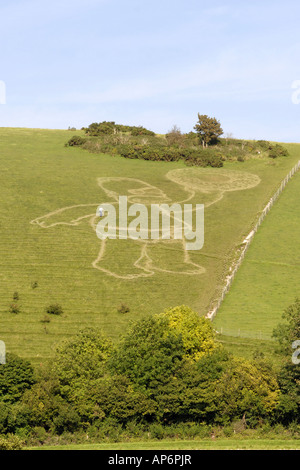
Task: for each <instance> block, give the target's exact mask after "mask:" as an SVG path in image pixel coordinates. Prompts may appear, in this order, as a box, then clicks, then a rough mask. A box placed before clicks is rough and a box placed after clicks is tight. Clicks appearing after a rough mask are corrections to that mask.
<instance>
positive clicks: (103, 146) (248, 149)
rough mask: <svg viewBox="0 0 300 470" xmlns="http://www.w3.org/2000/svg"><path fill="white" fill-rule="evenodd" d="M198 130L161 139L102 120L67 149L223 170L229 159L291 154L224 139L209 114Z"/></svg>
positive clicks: (171, 133) (265, 144) (262, 143)
mask: <svg viewBox="0 0 300 470" xmlns="http://www.w3.org/2000/svg"><path fill="white" fill-rule="evenodd" d="M195 128H196V129H197V132H189V133H187V134H182V133H181V131H180V129H179V128H178V127H177V126H173V128H172V129H171V130H170V131H169V132H168V133H167V134H166V135H165V136H159V135H156V134H155V133H154V132H152V131H150V130H148V129H145V128H144V127H142V126H127V125H122V124H116V123H115V122H113V121H111V122H106V121H103V122H101V123H92V124H90V125H89V126H88V127H87V128H83V129H82V130H84V131H85V133H86V135H87V138H82V137H79V136H73V137H72V138H71V139H70V140H69V142H68V143H67V144H66V146H68V145H71V146H74V145H80V146H81V147H82V148H83V149H86V150H88V151H89V152H93V153H104V154H110V155H121V156H122V157H124V158H131V159H142V160H150V161H166V162H177V161H179V160H181V161H183V162H184V163H186V165H188V166H201V167H207V166H210V167H216V168H220V167H222V166H223V162H224V161H226V160H229V161H233V160H237V161H239V162H243V161H245V160H246V159H247V158H249V157H251V156H253V155H258V154H264V155H265V154H268V155H269V156H270V157H271V158H277V157H281V156H287V155H288V153H287V150H286V149H285V148H283V147H282V146H280V145H279V144H277V145H273V144H270V142H267V141H263V140H260V141H257V142H255V141H251V142H248V141H244V140H241V139H233V138H225V139H224V138H221V137H220V136H221V135H222V133H223V131H222V129H221V127H220V123H219V122H218V121H217V120H216V119H215V118H209V117H208V116H206V115H199V123H198V124H197V125H196V126H195ZM199 137H200V140H199ZM201 144H202V145H201Z"/></svg>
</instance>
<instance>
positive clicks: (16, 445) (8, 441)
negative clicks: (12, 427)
mask: <svg viewBox="0 0 300 470" xmlns="http://www.w3.org/2000/svg"><path fill="white" fill-rule="evenodd" d="M22 448H23V441H22V440H21V439H20V438H19V437H17V436H14V435H13V434H9V435H7V436H0V450H22Z"/></svg>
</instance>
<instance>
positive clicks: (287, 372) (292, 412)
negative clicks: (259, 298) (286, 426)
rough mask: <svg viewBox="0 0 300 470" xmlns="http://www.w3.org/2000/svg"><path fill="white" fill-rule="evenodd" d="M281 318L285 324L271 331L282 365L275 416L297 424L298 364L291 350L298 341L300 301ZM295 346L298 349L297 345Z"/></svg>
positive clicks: (299, 396) (299, 400)
mask: <svg viewBox="0 0 300 470" xmlns="http://www.w3.org/2000/svg"><path fill="white" fill-rule="evenodd" d="M282 318H283V319H284V320H285V322H284V323H281V324H279V325H278V326H277V328H275V329H274V331H273V337H274V338H275V339H276V340H277V343H278V352H279V353H280V354H281V358H282V365H281V368H280V371H279V373H278V382H279V385H280V389H281V392H282V395H281V398H280V403H279V406H278V409H277V416H278V419H279V420H281V421H283V422H284V423H289V422H291V421H298V422H299V421H300V419H299V414H300V364H298V363H297V362H298V361H293V359H292V356H293V354H294V353H295V352H296V353H297V350H295V349H293V344H294V342H298V341H299V340H300V300H299V299H298V298H297V299H296V300H295V301H294V303H293V304H291V305H290V306H289V307H287V308H286V309H285V310H284V312H283V314H282ZM296 344H298V349H299V343H296ZM296 359H299V358H296Z"/></svg>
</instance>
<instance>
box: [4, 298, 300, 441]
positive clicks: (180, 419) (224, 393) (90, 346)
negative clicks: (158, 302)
mask: <svg viewBox="0 0 300 470" xmlns="http://www.w3.org/2000/svg"><path fill="white" fill-rule="evenodd" d="M283 318H284V320H285V322H284V323H283V324H282V325H279V326H278V327H277V328H276V329H275V330H274V338H275V339H276V342H275V343H274V344H277V347H278V351H277V354H280V355H281V356H280V357H281V358H282V361H281V366H280V367H279V368H277V367H274V364H272V363H270V361H267V360H265V359H264V358H263V357H261V356H260V355H256V357H254V358H253V359H252V360H248V359H245V358H241V357H236V356H234V355H232V354H231V353H229V352H228V351H227V350H226V349H225V348H224V346H222V343H221V342H220V341H219V340H218V335H217V333H216V332H215V330H214V328H213V325H212V323H211V322H210V321H209V320H207V319H205V318H204V317H200V316H199V315H198V314H197V313H196V312H194V311H193V310H192V309H190V308H189V307H186V306H179V307H175V308H170V309H168V310H166V311H164V312H162V313H161V314H155V315H147V316H146V317H143V318H142V319H140V320H138V321H136V322H135V323H133V324H132V325H131V326H130V327H129V328H128V330H127V332H126V333H125V334H124V336H123V337H122V338H121V339H120V340H119V341H118V343H117V344H114V343H112V341H111V340H110V339H109V338H108V337H106V336H105V335H104V334H103V332H101V331H98V330H96V329H85V330H83V331H80V332H79V333H78V334H77V335H76V336H75V337H74V338H73V339H72V340H69V341H66V342H64V343H63V344H61V345H60V346H59V347H58V348H57V350H56V353H55V357H54V358H53V359H52V360H51V362H50V363H49V364H47V365H44V366H43V367H38V368H33V367H32V365H31V364H30V362H29V361H27V360H24V359H21V358H19V357H17V356H15V355H12V354H7V362H6V364H3V365H1V366H0V436H1V435H2V436H5V435H6V436H7V435H9V436H22V437H23V438H25V440H26V439H29V440H30V438H31V437H32V436H34V435H35V436H36V435H40V436H41V435H42V436H44V437H43V439H46V437H47V436H49V435H51V436H59V435H62V434H63V433H66V432H68V433H76V432H79V431H82V432H84V433H90V434H92V433H94V434H96V435H97V436H98V437H99V436H102V438H104V436H105V432H106V431H107V429H109V428H110V429H111V428H113V429H116V428H119V429H125V428H126V429H129V430H130V429H134V430H135V431H134V432H137V431H136V430H137V429H138V430H141V429H144V430H145V429H149V427H150V428H151V429H155V428H153V427H155V426H161V428H163V429H171V428H172V427H174V426H188V427H190V426H191V425H193V426H198V429H200V428H199V426H207V427H210V429H211V428H212V427H213V426H222V427H226V426H228V425H230V424H232V423H234V422H241V423H243V425H244V426H247V427H248V428H255V427H257V426H259V425H261V424H262V423H269V424H270V425H271V426H274V425H277V424H281V425H283V426H289V425H292V424H293V425H296V426H298V425H299V427H298V428H297V429H298V432H300V414H299V408H300V393H299V392H300V389H299V380H300V369H299V367H300V365H296V364H295V363H293V362H292V360H291V354H292V352H291V351H292V349H291V344H292V343H293V342H294V341H295V340H298V339H299V338H300V336H299V335H300V301H299V300H296V301H295V302H294V303H293V304H292V305H291V306H289V307H288V309H286V311H285V312H284V314H283ZM274 354H275V351H274ZM103 433H104V434H103ZM129 434H130V431H129ZM0 441H1V439H0ZM0 447H1V442H0Z"/></svg>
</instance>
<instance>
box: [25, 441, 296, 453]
mask: <svg viewBox="0 0 300 470" xmlns="http://www.w3.org/2000/svg"><path fill="white" fill-rule="evenodd" d="M299 449H300V444H299V440H296V439H280V438H275V439H265V438H262V439H247V438H237V439H232V438H227V439H216V440H215V441H213V440H212V439H201V440H197V439H195V440H190V441H188V440H187V441H185V440H165V439H163V440H161V441H142V442H116V443H113V444H111V443H110V444H108V443H101V444H82V445H75V444H74V445H72V444H71V445H65V446H41V447H34V448H29V449H28V450H97V451H101V450H106V451H107V450H112V451H118V450H119V451H120V450H143V451H147V450H299Z"/></svg>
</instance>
